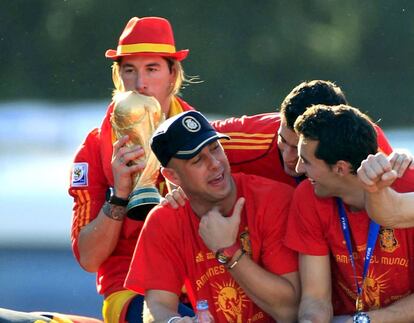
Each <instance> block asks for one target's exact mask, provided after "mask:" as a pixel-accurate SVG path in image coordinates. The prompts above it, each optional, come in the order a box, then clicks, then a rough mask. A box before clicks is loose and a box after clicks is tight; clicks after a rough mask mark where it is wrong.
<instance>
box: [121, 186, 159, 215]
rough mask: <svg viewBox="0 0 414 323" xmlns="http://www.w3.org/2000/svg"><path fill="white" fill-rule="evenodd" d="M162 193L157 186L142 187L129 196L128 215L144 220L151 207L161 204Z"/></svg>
mask: <svg viewBox="0 0 414 323" xmlns="http://www.w3.org/2000/svg"><path fill="white" fill-rule="evenodd" d="M160 201H161V195H160V193H159V192H158V190H157V189H156V188H155V187H142V188H138V189H136V190H135V191H133V192H132V193H131V194H130V196H129V202H128V205H127V216H128V217H129V218H130V219H133V220H138V221H144V220H145V219H146V217H147V215H148V213H149V211H151V209H152V208H153V207H154V206H155V205H157V204H159V203H160Z"/></svg>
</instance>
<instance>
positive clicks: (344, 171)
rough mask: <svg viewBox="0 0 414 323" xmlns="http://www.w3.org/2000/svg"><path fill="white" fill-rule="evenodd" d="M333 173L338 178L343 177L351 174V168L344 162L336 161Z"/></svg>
mask: <svg viewBox="0 0 414 323" xmlns="http://www.w3.org/2000/svg"><path fill="white" fill-rule="evenodd" d="M333 171H334V172H335V173H336V174H338V175H339V176H345V175H348V174H351V173H352V166H351V164H350V163H349V162H347V161H345V160H338V161H337V162H336V164H335V166H334V167H333Z"/></svg>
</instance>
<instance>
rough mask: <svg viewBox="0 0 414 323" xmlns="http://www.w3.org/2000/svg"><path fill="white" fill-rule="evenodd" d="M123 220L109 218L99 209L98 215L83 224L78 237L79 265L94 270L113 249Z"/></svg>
mask: <svg viewBox="0 0 414 323" xmlns="http://www.w3.org/2000/svg"><path fill="white" fill-rule="evenodd" d="M122 223H123V221H117V220H114V219H111V218H109V217H108V216H107V215H106V214H105V213H104V211H103V210H102V209H101V210H100V211H99V214H98V216H97V217H96V218H95V219H94V220H93V221H91V222H90V223H88V224H87V225H86V226H84V227H83V228H82V229H81V231H80V233H79V238H78V249H79V255H80V264H81V266H82V267H83V268H84V269H85V270H87V271H89V272H96V271H97V270H98V268H99V266H100V265H101V264H102V262H104V261H105V260H106V259H107V258H108V257H109V255H111V253H112V252H113V251H114V249H115V247H116V245H117V243H118V239H119V235H120V232H121V228H122Z"/></svg>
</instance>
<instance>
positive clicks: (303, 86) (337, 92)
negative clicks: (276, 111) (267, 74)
mask: <svg viewBox="0 0 414 323" xmlns="http://www.w3.org/2000/svg"><path fill="white" fill-rule="evenodd" d="M315 104H325V105H339V104H348V102H347V100H346V98H345V94H344V93H343V92H342V90H341V88H340V87H338V86H337V85H335V84H334V83H333V82H330V81H324V80H313V81H306V82H302V83H300V84H299V85H298V86H296V87H295V88H294V89H293V90H292V91H291V92H290V93H289V94H288V95H287V97H286V98H285V99H284V100H283V102H282V104H281V105H280V112H281V114H282V115H283V117H284V118H285V120H286V123H287V126H288V127H289V128H290V129H293V125H294V123H295V121H296V119H297V118H298V117H299V116H300V115H301V114H303V113H304V112H305V111H306V109H307V108H309V107H311V106H312V105H315Z"/></svg>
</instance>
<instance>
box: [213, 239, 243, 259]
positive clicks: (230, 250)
mask: <svg viewBox="0 0 414 323" xmlns="http://www.w3.org/2000/svg"><path fill="white" fill-rule="evenodd" d="M239 249H240V244H239V242H238V241H236V242H235V243H233V244H232V245H231V246H230V247H226V248H220V249H218V250H217V251H216V259H217V260H218V262H219V263H221V264H223V265H225V264H227V263H228V262H229V261H230V260H231V258H233V256H234V254H235V253H236V252H237V250H239Z"/></svg>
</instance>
